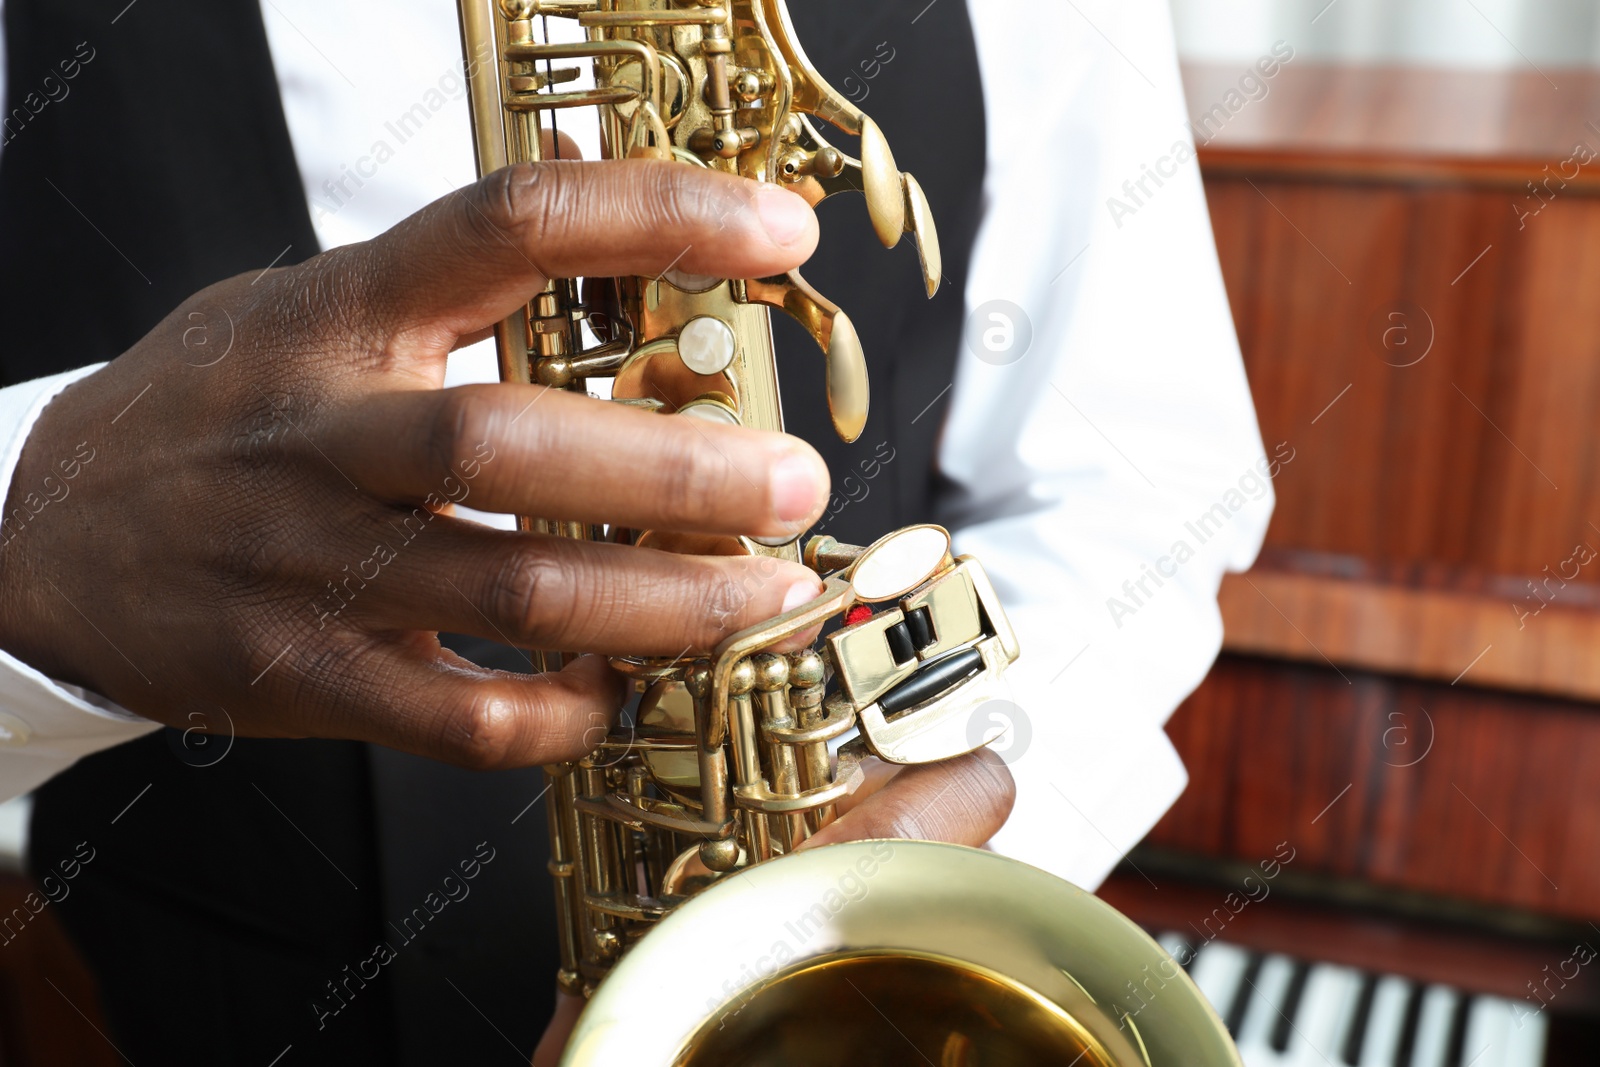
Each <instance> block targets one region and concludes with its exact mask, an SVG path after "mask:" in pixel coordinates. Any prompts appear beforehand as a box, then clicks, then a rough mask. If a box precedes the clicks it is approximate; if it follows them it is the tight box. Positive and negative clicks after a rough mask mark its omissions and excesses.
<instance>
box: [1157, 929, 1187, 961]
mask: <svg viewBox="0 0 1600 1067" xmlns="http://www.w3.org/2000/svg"><path fill="white" fill-rule="evenodd" d="M1156 944H1158V945H1160V946H1161V951H1163V952H1165V953H1166V954H1167V955H1169V956H1171V957H1172V958H1173V959H1175V960H1177V961H1178V966H1180V967H1181V966H1183V965H1184V964H1185V963H1186V962H1188V959H1189V952H1190V949H1189V940H1188V938H1186V937H1184V936H1183V935H1182V934H1174V933H1172V932H1170V931H1169V932H1167V933H1164V934H1157V935H1156Z"/></svg>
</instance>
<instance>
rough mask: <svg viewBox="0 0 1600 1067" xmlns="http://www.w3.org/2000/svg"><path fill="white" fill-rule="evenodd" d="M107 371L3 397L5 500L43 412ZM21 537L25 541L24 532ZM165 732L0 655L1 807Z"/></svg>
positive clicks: (44, 382) (2, 570) (0, 462)
mask: <svg viewBox="0 0 1600 1067" xmlns="http://www.w3.org/2000/svg"><path fill="white" fill-rule="evenodd" d="M103 366H105V364H103V363H97V364H95V365H93V366H89V367H81V368H79V369H77V370H72V371H67V372H66V373H65V374H56V375H52V376H51V377H49V378H38V379H35V380H34V381H31V382H23V383H21V384H20V385H13V386H10V387H9V388H5V389H0V441H3V448H0V486H4V487H6V491H7V492H9V488H10V486H11V479H12V477H13V475H15V473H16V469H17V461H18V460H19V459H21V457H22V447H23V445H24V444H26V443H27V440H28V435H29V434H30V433H31V432H32V431H33V426H34V423H36V422H37V421H38V419H39V414H40V413H41V412H42V411H44V409H45V406H46V405H47V404H49V403H50V401H51V400H53V399H55V397H56V395H57V394H58V393H60V392H61V391H62V390H63V389H65V388H66V387H67V386H69V385H71V384H72V383H73V382H75V381H77V380H78V379H80V378H83V377H86V376H88V375H90V374H93V373H94V372H95V371H97V370H99V369H100V368H101V367H103ZM41 491H42V487H41ZM3 518H4V516H0V519H3ZM20 532H21V534H22V535H23V536H26V528H24V529H23V530H22V531H20ZM6 577H7V575H6V558H5V554H4V551H3V549H0V581H4V580H5V579H6ZM160 725H161V724H160V723H156V722H151V721H150V720H148V719H144V718H141V717H140V716H137V715H134V714H133V713H132V712H129V711H126V710H124V709H123V708H120V707H118V706H117V705H116V704H113V703H112V702H111V701H109V700H106V699H105V698H104V697H101V696H99V695H97V694H94V693H90V692H88V691H87V690H84V689H81V688H79V687H77V686H71V685H66V684H63V683H60V682H56V681H53V680H52V679H50V678H48V677H46V676H45V675H44V674H41V673H40V672H39V671H37V670H35V669H34V668H32V667H30V666H28V665H27V664H26V663H23V662H22V661H21V660H19V659H17V658H16V657H15V656H12V655H11V654H10V653H8V652H6V651H4V650H3V649H0V800H3V799H9V798H10V797H14V796H17V795H19V794H22V793H26V792H27V791H28V790H30V789H33V788H34V787H35V786H38V785H41V784H43V783H44V782H46V781H48V780H49V779H50V778H51V777H53V776H55V775H56V774H59V773H60V772H61V771H64V770H66V769H67V768H68V767H70V766H72V764H73V763H75V762H76V761H77V760H79V759H81V758H82V757H84V756H87V755H90V754H91V753H94V752H98V751H100V750H101V749H104V748H110V747H111V746H113V745H118V744H121V743H122V742H124V741H129V740H132V739H133V738H135V737H139V736H140V735H142V734H147V733H150V732H151V731H152V730H156V729H159V728H160Z"/></svg>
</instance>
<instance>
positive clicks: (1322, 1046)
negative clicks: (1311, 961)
mask: <svg viewBox="0 0 1600 1067" xmlns="http://www.w3.org/2000/svg"><path fill="white" fill-rule="evenodd" d="M1360 994H1361V972H1360V971H1357V970H1354V969H1352V968H1350V967H1332V966H1317V967H1313V968H1311V974H1310V977H1308V978H1307V979H1306V989H1305V992H1304V993H1303V994H1301V997H1300V1010H1299V1011H1298V1012H1296V1013H1295V1018H1294V1020H1293V1022H1294V1028H1293V1029H1291V1030H1290V1031H1289V1046H1288V1048H1287V1049H1285V1050H1284V1062H1285V1063H1287V1064H1292V1065H1294V1067H1323V1065H1325V1064H1329V1063H1336V1062H1338V1056H1339V1052H1340V1050H1341V1048H1342V1047H1343V1044H1344V1035H1345V1032H1346V1031H1347V1030H1349V1028H1350V1024H1351V1022H1353V1021H1354V1019H1355V1013H1356V1000H1357V999H1358V998H1359V996H1360Z"/></svg>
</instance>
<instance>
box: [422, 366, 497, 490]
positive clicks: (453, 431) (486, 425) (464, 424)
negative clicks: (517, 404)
mask: <svg viewBox="0 0 1600 1067" xmlns="http://www.w3.org/2000/svg"><path fill="white" fill-rule="evenodd" d="M500 414H501V411H500V405H499V404H498V403H496V401H495V400H494V398H493V395H492V394H491V393H489V392H486V391H484V390H482V389H477V388H472V387H465V388H460V389H450V390H447V391H446V392H444V393H443V394H441V395H440V399H439V404H438V408H437V409H436V410H435V412H434V418H433V425H432V426H430V427H429V428H428V434H427V444H426V447H427V450H428V459H429V461H430V462H431V463H432V465H433V467H434V470H435V472H436V473H437V475H438V476H439V477H440V478H443V477H446V476H448V475H450V474H452V473H453V472H455V471H457V470H463V469H466V466H467V465H470V463H471V462H472V460H473V459H474V458H475V457H476V456H477V455H478V451H477V447H478V443H480V442H485V441H488V440H490V439H491V437H492V436H493V435H494V434H495V431H496V430H497V428H498V426H499V421H500Z"/></svg>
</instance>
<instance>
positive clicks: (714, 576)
mask: <svg viewBox="0 0 1600 1067" xmlns="http://www.w3.org/2000/svg"><path fill="white" fill-rule="evenodd" d="M700 585H701V605H702V610H701V613H700V617H701V618H702V619H703V620H704V625H705V631H704V632H703V633H702V634H701V635H700V640H699V641H698V642H696V643H697V644H698V645H699V646H700V647H702V648H711V647H714V646H715V645H716V644H717V643H718V642H720V641H721V640H722V639H723V638H724V637H726V636H727V635H728V634H729V633H731V632H732V631H734V630H736V629H739V628H740V626H741V624H742V623H743V622H744V617H745V614H746V612H747V609H748V608H749V605H750V590H748V589H747V588H745V583H744V582H743V581H741V580H740V578H739V577H738V576H736V575H735V574H734V573H733V572H731V571H729V570H726V569H723V568H721V567H717V566H714V565H712V566H708V567H707V569H706V571H705V572H704V573H703V574H702V575H701V577H700Z"/></svg>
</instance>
